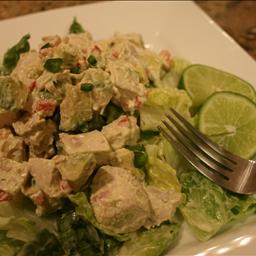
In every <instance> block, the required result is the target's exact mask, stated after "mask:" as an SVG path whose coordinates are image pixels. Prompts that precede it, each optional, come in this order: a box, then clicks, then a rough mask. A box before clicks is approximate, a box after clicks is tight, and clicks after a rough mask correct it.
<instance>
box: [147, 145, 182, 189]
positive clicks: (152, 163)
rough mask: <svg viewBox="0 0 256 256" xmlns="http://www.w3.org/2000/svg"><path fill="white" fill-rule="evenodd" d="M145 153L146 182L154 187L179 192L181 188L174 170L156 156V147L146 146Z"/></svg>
mask: <svg viewBox="0 0 256 256" xmlns="http://www.w3.org/2000/svg"><path fill="white" fill-rule="evenodd" d="M146 152H147V154H148V166H147V168H146V169H147V182H148V183H149V184H150V185H153V186H156V187H160V188H165V189H166V188H167V189H170V188H173V189H174V190H176V191H180V190H181V186H180V183H179V181H178V178H177V176H176V171H175V169H173V168H172V167H171V166H170V165H169V164H168V163H166V162H165V161H163V160H161V159H159V158H158V156H157V153H158V146H157V145H150V144H149V145H146Z"/></svg>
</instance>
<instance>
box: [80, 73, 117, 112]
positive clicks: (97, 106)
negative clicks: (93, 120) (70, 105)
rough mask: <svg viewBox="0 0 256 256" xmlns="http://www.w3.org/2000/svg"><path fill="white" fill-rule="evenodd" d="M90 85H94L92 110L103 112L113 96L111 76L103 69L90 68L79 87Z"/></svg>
mask: <svg viewBox="0 0 256 256" xmlns="http://www.w3.org/2000/svg"><path fill="white" fill-rule="evenodd" d="M88 83H89V84H92V85H93V89H92V108H93V110H94V111H96V112H102V111H103V110H104V108H105V107H106V106H107V104H108V103H109V102H110V100H111V98H112V95H113V89H112V83H111V81H110V76H109V74H108V73H107V72H105V71H103V70H102V69H99V68H98V69H95V68H90V69H88V70H86V71H85V72H84V76H83V79H82V81H81V82H80V84H79V86H81V85H82V84H88Z"/></svg>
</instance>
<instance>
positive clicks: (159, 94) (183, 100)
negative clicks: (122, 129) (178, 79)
mask: <svg viewBox="0 0 256 256" xmlns="http://www.w3.org/2000/svg"><path fill="white" fill-rule="evenodd" d="M191 105H192V101H191V99H190V98H189V96H188V95H187V93H186V92H185V91H184V90H178V89H177V88H168V89H167V88H153V89H150V90H149V93H148V98H147V101H146V103H145V105H144V106H143V107H142V108H141V110H140V128H141V130H142V131H146V130H153V131H157V126H158V125H160V124H161V121H162V120H163V119H164V118H165V115H164V114H165V113H167V112H168V111H169V109H170V108H171V107H172V108H174V109H175V110H176V111H178V112H179V113H180V114H181V115H182V116H184V117H185V118H186V119H187V120H189V121H191V116H190V112H189V109H190V107H191Z"/></svg>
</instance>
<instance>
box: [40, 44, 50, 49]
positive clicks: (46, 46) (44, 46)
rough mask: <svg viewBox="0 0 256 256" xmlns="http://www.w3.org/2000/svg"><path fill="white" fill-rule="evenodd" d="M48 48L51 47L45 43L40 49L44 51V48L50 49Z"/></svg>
mask: <svg viewBox="0 0 256 256" xmlns="http://www.w3.org/2000/svg"><path fill="white" fill-rule="evenodd" d="M50 47H51V45H50V43H46V44H44V45H43V46H42V47H41V48H40V49H46V48H50Z"/></svg>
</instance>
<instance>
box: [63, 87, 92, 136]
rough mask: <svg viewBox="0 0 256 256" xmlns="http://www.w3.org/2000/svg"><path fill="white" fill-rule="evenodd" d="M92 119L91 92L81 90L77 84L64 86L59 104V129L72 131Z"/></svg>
mask: <svg viewBox="0 0 256 256" xmlns="http://www.w3.org/2000/svg"><path fill="white" fill-rule="evenodd" d="M91 119H92V95H91V92H83V91H81V90H80V87H79V86H72V85H67V86H66V95H65V98H64V100H63V101H62V103H61V104H60V130H62V131H74V130H76V129H77V128H79V126H81V125H83V124H84V123H85V122H87V121H89V120H91Z"/></svg>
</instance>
